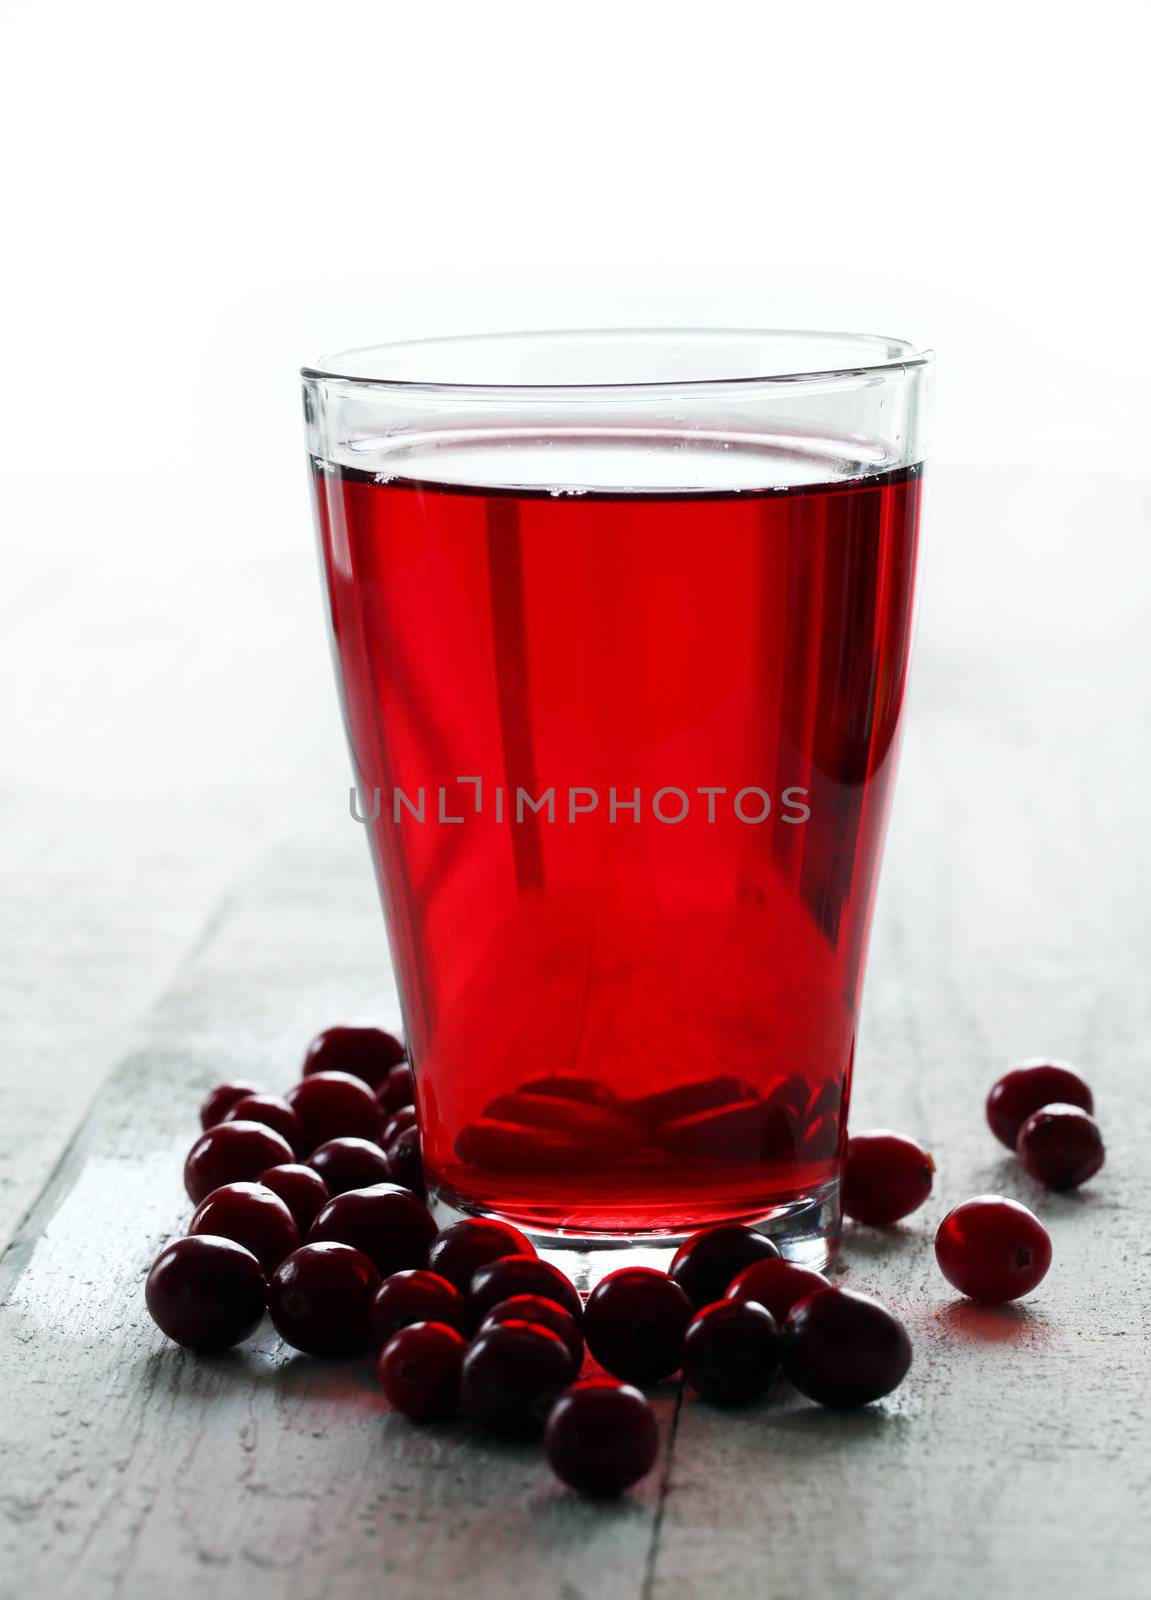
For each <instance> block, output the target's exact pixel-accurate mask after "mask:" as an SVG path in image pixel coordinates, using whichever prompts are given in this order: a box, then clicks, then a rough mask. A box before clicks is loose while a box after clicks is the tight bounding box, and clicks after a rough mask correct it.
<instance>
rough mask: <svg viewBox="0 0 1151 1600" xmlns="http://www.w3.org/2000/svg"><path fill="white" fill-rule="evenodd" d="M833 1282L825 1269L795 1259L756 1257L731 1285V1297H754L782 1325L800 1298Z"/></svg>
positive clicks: (752, 1298)
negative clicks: (818, 1269)
mask: <svg viewBox="0 0 1151 1600" xmlns="http://www.w3.org/2000/svg"><path fill="white" fill-rule="evenodd" d="M830 1288H831V1285H830V1284H829V1283H828V1281H827V1279H826V1278H825V1277H824V1276H823V1273H822V1272H816V1271H815V1269H814V1268H813V1267H801V1266H799V1265H798V1264H797V1263H796V1262H794V1261H783V1260H782V1259H781V1260H779V1261H754V1262H752V1264H751V1266H750V1267H745V1268H744V1269H743V1271H742V1272H741V1273H740V1274H739V1276H738V1277H737V1278H734V1279H733V1280H732V1282H731V1283H730V1284H729V1286H728V1291H727V1298H728V1299H729V1300H754V1301H756V1302H757V1303H758V1304H759V1305H761V1306H766V1308H767V1310H768V1311H770V1312H771V1314H772V1316H773V1317H774V1318H775V1320H776V1322H777V1323H778V1324H779V1326H780V1327H781V1328H782V1327H783V1324H784V1323H785V1322H786V1321H787V1314H788V1312H789V1311H790V1310H791V1308H792V1306H794V1305H796V1304H798V1302H799V1301H800V1300H806V1298H807V1296H808V1295H809V1294H815V1293H816V1291H817V1290H819V1289H830Z"/></svg>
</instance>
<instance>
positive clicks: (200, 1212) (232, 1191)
mask: <svg viewBox="0 0 1151 1600" xmlns="http://www.w3.org/2000/svg"><path fill="white" fill-rule="evenodd" d="M188 1232H189V1233H190V1234H196V1233H211V1234H216V1235H218V1236H219V1237H221V1238H224V1239H235V1241H236V1243H237V1244H242V1245H243V1246H244V1248H245V1249H246V1250H250V1251H251V1252H252V1254H253V1255H254V1256H255V1258H256V1260H257V1261H258V1262H259V1263H260V1265H261V1267H263V1269H264V1271H265V1272H274V1271H275V1269H276V1268H277V1267H278V1266H279V1265H280V1262H281V1261H282V1260H283V1259H284V1257H285V1256H290V1255H291V1253H292V1251H293V1250H298V1249H299V1248H300V1230H299V1228H297V1226H296V1223H295V1219H294V1218H293V1216H292V1213H291V1212H290V1211H289V1210H288V1208H287V1206H286V1205H285V1204H284V1202H283V1201H282V1200H281V1199H280V1197H279V1195H278V1194H273V1193H272V1191H271V1189H265V1187H264V1185H263V1184H262V1183H225V1184H224V1185H223V1187H222V1188H219V1189H213V1190H212V1192H211V1194H210V1195H209V1196H208V1198H207V1199H206V1200H201V1202H200V1204H199V1206H198V1207H197V1210H196V1214H195V1216H194V1217H193V1218H192V1222H191V1226H190V1227H189V1229H188Z"/></svg>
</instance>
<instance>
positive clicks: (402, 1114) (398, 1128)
mask: <svg viewBox="0 0 1151 1600" xmlns="http://www.w3.org/2000/svg"><path fill="white" fill-rule="evenodd" d="M415 1126H416V1108H415V1106H401V1107H400V1109H399V1110H398V1111H393V1112H392V1114H391V1116H390V1117H389V1118H388V1120H387V1121H386V1122H385V1123H384V1131H383V1133H381V1135H380V1143H381V1144H382V1145H383V1147H384V1149H385V1150H387V1149H388V1148H389V1147H390V1146H391V1144H392V1143H393V1142H394V1140H396V1139H398V1138H399V1136H400V1134H401V1133H405V1132H406V1131H407V1129H408V1128H414V1127H415Z"/></svg>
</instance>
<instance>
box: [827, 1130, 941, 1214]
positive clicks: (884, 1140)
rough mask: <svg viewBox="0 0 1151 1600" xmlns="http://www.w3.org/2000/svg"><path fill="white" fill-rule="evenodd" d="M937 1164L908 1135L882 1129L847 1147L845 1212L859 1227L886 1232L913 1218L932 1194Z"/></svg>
mask: <svg viewBox="0 0 1151 1600" xmlns="http://www.w3.org/2000/svg"><path fill="white" fill-rule="evenodd" d="M934 1173H935V1162H934V1161H933V1160H932V1159H931V1157H930V1155H929V1154H928V1153H927V1151H926V1150H925V1149H924V1148H923V1146H922V1145H921V1144H916V1142H915V1140H914V1139H909V1138H908V1137H907V1135H906V1134H903V1133H888V1132H887V1130H886V1129H885V1128H877V1129H876V1130H875V1131H874V1132H872V1133H855V1134H852V1136H851V1138H850V1139H849V1140H848V1141H847V1164H846V1167H845V1169H844V1174H843V1209H844V1212H845V1213H846V1214H847V1216H849V1217H854V1219H855V1221H856V1222H863V1223H866V1224H867V1226H868V1227H871V1228H886V1227H887V1226H888V1225H889V1224H890V1223H892V1222H898V1221H899V1219H900V1218H901V1217H909V1216H910V1215H911V1213H912V1212H913V1211H918V1209H919V1207H920V1206H921V1205H922V1204H923V1202H924V1201H925V1200H926V1199H927V1197H928V1195H929V1194H930V1193H931V1180H932V1177H933V1175H934Z"/></svg>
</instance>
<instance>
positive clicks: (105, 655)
mask: <svg viewBox="0 0 1151 1600" xmlns="http://www.w3.org/2000/svg"><path fill="white" fill-rule="evenodd" d="M4 505H5V517H4V523H3V527H2V529H0V538H2V540H3V544H4V565H5V570H6V572H8V573H10V574H12V577H13V581H12V582H11V583H5V584H4V585H3V586H2V588H0V686H2V687H0V721H2V725H3V730H4V736H3V763H2V768H0V948H2V949H3V952H4V955H3V982H2V984H0V1034H2V1037H3V1040H4V1071H3V1075H2V1076H3V1084H2V1106H3V1115H2V1116H0V1248H2V1246H3V1245H4V1244H5V1243H6V1242H7V1240H8V1239H9V1238H10V1237H11V1234H12V1231H13V1229H14V1228H15V1227H16V1226H17V1225H18V1223H19V1222H20V1219H21V1217H22V1216H23V1215H24V1213H25V1212H26V1211H27V1209H28V1207H29V1205H30V1204H31V1203H32V1201H33V1200H34V1198H35V1196H36V1194H37V1192H38V1191H39V1189H40V1187H41V1186H42V1184H43V1182H44V1180H45V1178H46V1176H47V1174H48V1173H49V1172H50V1171H51V1169H52V1166H53V1165H54V1163H55V1162H56V1161H57V1160H58V1158H59V1156H60V1153H61V1151H62V1150H63V1148H64V1146H65V1145H66V1143H67V1141H68V1139H69V1138H70V1137H71V1135H72V1133H73V1131H74V1130H75V1128H76V1126H77V1124H78V1123H79V1120H80V1118H81V1117H82V1115H83V1113H84V1112H85V1110H86V1109H87V1107H88V1104H89V1102H90V1101H91V1098H92V1096H93V1094H94V1093H95V1092H96V1090H97V1088H98V1087H99V1085H100V1083H101V1082H102V1081H103V1079H104V1078H105V1077H106V1076H107V1074H108V1072H109V1071H110V1070H111V1068H112V1067H113V1065H114V1064H115V1062H116V1060H117V1058H118V1057H119V1056H120V1055H121V1054H122V1053H123V1051H124V1049H125V1048H126V1047H127V1045H128V1043H129V1040H130V1038H131V1030H132V1028H133V1027H134V1025H135V1023H136V1021H137V1019H138V1017H139V1016H140V1014H141V1012H142V1011H143V1010H144V1008H145V1007H146V1006H147V1005H149V1004H150V1003H151V1001H152V1000H153V999H154V998H155V997H156V995H157V994H158V993H159V992H160V991H161V990H162V988H163V986H164V984H165V983H166V982H167V981H168V979H169V978H170V977H171V975H172V973H173V971H174V969H175V967H176V964H177V963H178V961H179V960H180V958H181V956H182V954H183V953H184V952H185V951H186V950H187V948H188V947H189V945H190V944H191V942H192V941H193V939H194V938H196V937H197V935H198V933H199V931H200V929H201V928H202V927H203V926H204V924H205V921H206V920H207V918H208V917H209V916H210V915H211V913H212V911H213V908H214V907H216V906H217V905H218V904H219V903H220V902H221V901H222V899H223V897H224V896H225V894H226V893H227V892H228V890H229V889H230V887H231V885H232V884H233V883H234V881H235V879H236V877H237V875H238V873H240V872H241V871H242V870H243V869H244V868H245V866H246V865H247V864H248V863H249V862H250V861H252V860H253V859H254V858H255V856H256V855H257V854H258V852H259V851H260V849H261V848H263V843H264V841H266V839H267V838H268V836H269V834H270V832H271V831H273V830H274V829H275V828H276V827H277V826H278V825H279V824H278V821H277V819H278V818H279V817H281V816H282V815H283V813H284V810H285V806H286V805H287V807H288V808H289V809H290V808H291V806H293V805H298V804H299V801H300V797H301V793H307V792H309V791H310V789H313V788H316V789H318V786H319V781H320V774H321V773H323V775H324V776H323V782H324V785H325V797H326V799H327V802H328V803H329V804H330V807H331V811H332V815H333V817H336V816H337V815H338V814H339V809H340V800H341V794H342V789H343V785H344V784H345V782H346V778H345V775H344V774H345V772H346V758H345V756H344V754H343V751H342V749H341V748H340V741H339V737H338V731H339V730H338V722H337V717H336V715H335V697H334V693H333V689H332V684H331V677H330V672H329V669H328V665H327V662H326V659H325V649H324V640H323V633H322V627H321V616H322V613H321V607H320V601H319V596H318V593H317V584H316V575H315V560H314V555H313V552H312V549H311V545H310V538H309V530H308V526H307V506H306V502H305V500H304V497H303V494H302V492H301V493H300V494H299V495H298V497H297V498H296V499H295V500H294V501H293V502H292V504H291V506H290V508H288V509H287V510H286V511H284V512H283V514H282V515H280V516H279V517H278V516H277V513H278V511H279V509H280V508H277V507H275V506H274V504H270V503H268V502H267V501H266V500H261V501H260V502H259V503H258V504H253V503H252V500H251V491H250V490H249V491H248V492H247V493H246V494H245V493H240V492H233V493H231V494H227V493H221V494H220V495H219V496H218V497H217V498H215V499H210V498H205V497H204V496H203V495H202V494H200V493H199V492H198V490H197V487H196V486H187V485H182V486H180V492H179V494H177V495H175V496H174V495H173V494H172V485H171V484H166V483H163V482H149V481H148V479H147V477H146V476H145V475H143V474H140V473H135V474H133V476H132V478H131V481H130V484H126V483H125V480H124V478H123V476H122V475H116V476H115V477H112V476H109V477H108V478H105V479H98V480H90V479H86V480H85V481H84V482H82V483H81V482H77V481H75V480H69V479H68V478H67V476H66V474H64V475H62V476H61V477H60V478H58V479H57V480H55V481H54V482H53V485H52V491H51V493H50V494H46V493H45V491H44V486H43V484H42V483H40V482H39V480H28V479H27V478H25V477H24V476H23V475H20V476H17V477H12V476H9V477H7V478H6V479H5V480H4ZM161 508H162V519H161V520H157V514H158V511H159V510H160V509H161Z"/></svg>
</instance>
